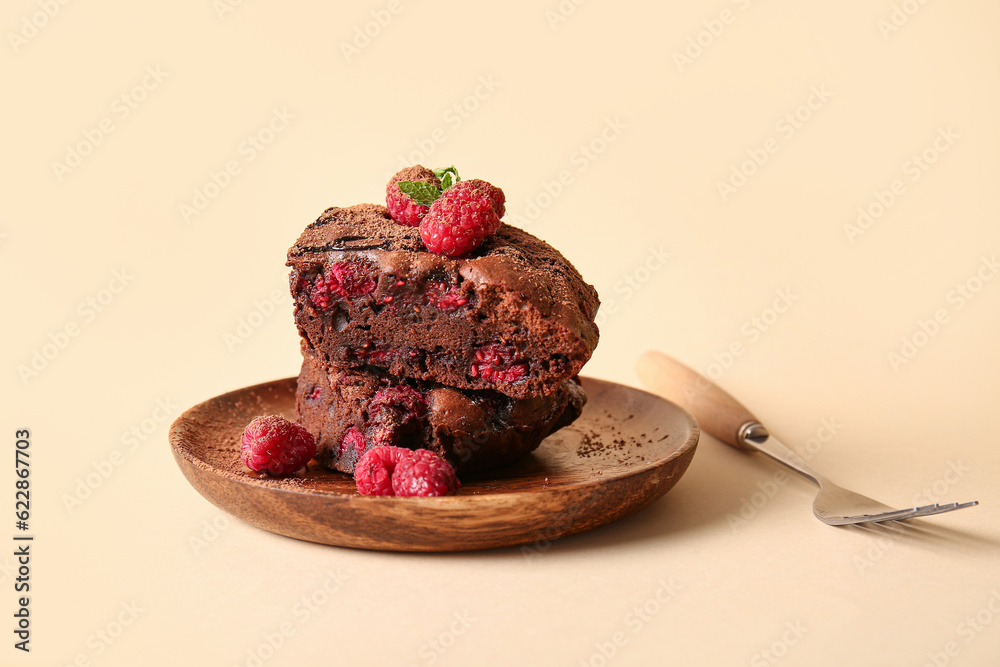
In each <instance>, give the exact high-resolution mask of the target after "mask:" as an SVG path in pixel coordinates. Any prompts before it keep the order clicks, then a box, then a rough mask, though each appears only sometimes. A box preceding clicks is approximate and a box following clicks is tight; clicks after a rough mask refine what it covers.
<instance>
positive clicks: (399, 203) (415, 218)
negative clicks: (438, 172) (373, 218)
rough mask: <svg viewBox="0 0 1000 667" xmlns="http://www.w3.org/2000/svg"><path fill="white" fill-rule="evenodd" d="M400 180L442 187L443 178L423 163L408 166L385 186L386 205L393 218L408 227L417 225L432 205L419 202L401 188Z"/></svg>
mask: <svg viewBox="0 0 1000 667" xmlns="http://www.w3.org/2000/svg"><path fill="white" fill-rule="evenodd" d="M400 181H413V182H415V183H427V184H429V185H434V186H437V187H438V188H440V186H441V180H440V179H439V178H438V177H437V176H435V175H434V172H433V171H431V170H430V169H428V168H427V167H423V166H421V165H419V164H418V165H415V166H412V167H407V168H406V169H403V170H402V171H400V172H397V173H396V175H395V176H393V177H392V178H391V179H389V183H388V184H387V185H386V186H385V207H386V208H387V209H389V215H391V216H392V219H393V220H395V221H396V222H398V223H399V224H401V225H406V226H407V227H416V226H417V225H419V224H420V221H421V219H423V217H424V216H425V215H427V211H428V210H429V209H430V206H424V205H421V204H418V203H417V202H416V201H414V200H413V198H411V197H410V196H409V195H408V194H406V193H405V192H403V191H402V190H400V189H399V182H400Z"/></svg>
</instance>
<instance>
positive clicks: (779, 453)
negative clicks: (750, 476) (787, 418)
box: [738, 421, 825, 485]
mask: <svg viewBox="0 0 1000 667" xmlns="http://www.w3.org/2000/svg"><path fill="white" fill-rule="evenodd" d="M738 437H739V441H740V444H741V445H743V446H744V447H746V448H747V449H755V450H757V451H758V452H760V453H761V454H766V455H767V456H769V457H771V458H772V459H774V460H775V461H777V462H778V463H781V464H782V465H785V466H788V467H789V468H791V469H792V470H794V471H795V472H797V473H799V474H800V475H805V476H806V477H808V478H809V479H811V480H812V481H814V482H816V483H817V484H820V485H822V483H823V482H824V481H825V478H824V477H823V476H822V475H820V474H819V473H818V472H816V471H815V470H813V469H812V468H810V467H809V464H808V463H806V462H805V459H803V458H802V457H801V456H799V455H798V454H796V453H795V452H793V451H792V450H791V449H789V448H788V447H786V446H785V445H784V444H783V443H781V442H780V441H779V440H778V439H777V438H775V437H774V436H773V435H771V433H770V432H769V431H768V430H767V428H765V427H764V425H763V424H761V423H760V422H756V421H751V422H747V423H746V424H743V426H741V427H740V430H739V436H738Z"/></svg>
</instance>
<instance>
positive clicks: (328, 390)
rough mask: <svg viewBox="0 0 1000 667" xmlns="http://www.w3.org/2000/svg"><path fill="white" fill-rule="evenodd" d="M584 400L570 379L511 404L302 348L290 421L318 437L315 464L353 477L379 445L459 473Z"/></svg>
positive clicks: (480, 465) (535, 441)
mask: <svg viewBox="0 0 1000 667" xmlns="http://www.w3.org/2000/svg"><path fill="white" fill-rule="evenodd" d="M586 400H587V397H586V394H585V393H584V391H583V387H581V386H580V383H579V382H578V381H577V380H576V379H575V378H572V379H569V380H565V381H563V382H562V383H561V384H560V385H559V387H558V388H557V389H556V391H554V392H552V393H551V394H549V395H548V396H539V397H535V398H528V399H515V398H511V397H509V396H505V395H504V394H500V393H498V392H495V391H490V390H485V391H470V390H460V389H454V388H452V387H445V386H442V385H439V384H435V383H428V382H421V381H418V380H411V379H403V378H398V377H394V376H391V375H388V374H386V373H384V372H380V371H379V370H378V369H376V368H374V367H371V366H368V367H363V368H342V367H330V366H327V365H326V364H325V363H323V362H322V361H321V360H319V359H318V358H317V357H315V356H314V355H312V354H311V353H309V351H308V350H306V349H305V346H303V362H302V370H301V372H300V374H299V379H298V388H297V392H296V397H295V409H296V418H297V420H298V422H299V423H300V424H301V425H302V426H304V427H305V428H306V430H308V431H309V432H310V433H312V434H313V436H315V438H316V446H317V454H316V459H317V460H318V461H319V462H320V463H322V464H323V465H325V466H327V467H329V468H332V469H335V470H340V471H343V472H347V473H353V472H354V467H355V464H357V462H358V459H359V458H360V457H361V455H362V454H364V452H366V451H368V450H369V449H371V448H372V447H375V446H378V445H388V446H396V447H408V448H411V449H419V448H423V449H430V450H432V451H434V452H436V453H437V454H439V455H440V456H442V457H444V458H445V459H447V460H448V461H449V462H450V463H451V464H452V465H453V466H454V467H455V470H456V471H457V472H459V473H466V472H476V471H481V470H487V469H490V468H496V467H499V466H502V465H505V464H507V463H510V462H511V461H513V460H515V459H517V458H520V457H521V456H524V455H525V454H527V453H528V452H530V451H532V450H534V449H535V448H536V447H538V445H539V444H540V443H541V442H542V440H543V439H544V438H545V437H546V436H548V435H549V434H550V433H553V432H554V431H556V430H557V429H559V428H562V427H563V426H566V425H567V424H570V423H572V422H573V420H575V419H576V418H577V417H579V416H580V412H581V410H582V409H583V405H584V403H585V402H586Z"/></svg>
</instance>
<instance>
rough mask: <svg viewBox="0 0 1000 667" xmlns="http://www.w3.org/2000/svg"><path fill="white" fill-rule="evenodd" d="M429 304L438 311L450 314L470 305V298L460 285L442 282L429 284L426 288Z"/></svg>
mask: <svg viewBox="0 0 1000 667" xmlns="http://www.w3.org/2000/svg"><path fill="white" fill-rule="evenodd" d="M425 294H426V295H427V301H428V303H430V304H432V305H434V306H436V307H437V308H438V310H442V311H444V312H446V313H450V312H453V311H456V310H458V309H459V308H461V307H462V306H464V305H465V304H467V303H469V297H468V296H466V294H465V292H464V291H463V290H462V288H461V287H460V286H458V285H448V284H447V283H444V282H440V281H431V282H428V283H427V284H426V286H425Z"/></svg>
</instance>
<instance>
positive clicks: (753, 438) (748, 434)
mask: <svg viewBox="0 0 1000 667" xmlns="http://www.w3.org/2000/svg"><path fill="white" fill-rule="evenodd" d="M637 370H638V372H639V377H641V378H642V381H643V382H644V383H645V384H646V386H648V387H649V388H650V389H652V390H653V391H654V392H656V393H657V394H659V395H661V396H663V397H664V398H667V399H668V400H671V401H673V402H675V403H677V404H678V405H680V406H681V407H683V408H685V409H687V410H688V411H690V412H691V413H692V414H694V416H695V418H696V419H697V420H698V422H699V423H700V424H701V426H702V427H703V428H704V430H705V431H706V432H707V433H710V434H711V435H713V436H715V437H716V438H718V439H719V440H721V441H723V442H724V443H726V444H727V445H731V446H733V447H735V448H737V449H743V450H755V451H758V452H761V453H762V454H766V455H767V456H769V457H771V458H772V459H774V460H775V461H777V462H778V463H782V464H784V465H786V466H788V467H789V468H791V469H792V470H794V471H795V472H797V473H799V474H800V475H803V476H805V477H807V478H809V479H811V480H812V481H813V482H815V483H816V484H817V485H819V493H817V494H816V499H815V500H814V501H813V514H815V515H816V518H817V519H819V520H820V521H822V522H823V523H826V524H829V525H831V526H843V525H848V524H856V523H881V522H883V521H902V520H904V519H914V518H916V517H921V516H930V515H931V514H941V513H943V512H951V511H954V510H958V509H963V508H965V507H972V506H974V505H978V504H979V502H978V501H975V500H974V501H972V502H968V503H948V504H946V505H941V504H933V505H924V506H922V507H910V508H908V509H893V508H892V507H889V506H888V505H883V504H882V503H880V502H878V501H876V500H872V499H871V498H868V497H867V496H863V495H861V494H859V493H855V492H853V491H849V490H847V489H845V488H843V487H840V486H838V485H836V484H834V483H833V482H831V481H830V480H829V479H827V478H826V477H823V476H822V475H820V474H819V473H818V472H816V471H815V470H813V469H812V468H811V467H810V466H809V465H808V464H807V463H806V462H805V460H804V459H803V458H802V457H801V456H799V455H798V454H796V453H795V452H794V451H792V450H791V449H789V448H788V447H786V446H785V445H783V444H782V443H781V442H780V441H779V440H778V439H777V438H775V437H774V436H773V435H771V434H770V433H769V432H768V430H767V429H766V428H765V427H764V425H763V424H761V423H760V421H759V420H758V419H757V418H756V417H754V416H753V414H752V413H751V412H750V411H749V410H747V409H746V408H745V407H743V405H741V404H740V403H739V402H738V401H737V400H736V399H735V398H733V397H732V396H730V395H729V394H728V393H726V392H725V391H723V390H722V389H720V388H719V387H718V386H717V385H715V384H714V383H713V382H712V381H711V380H709V379H708V378H706V377H704V376H703V375H701V374H699V373H697V372H696V371H694V370H692V369H690V368H688V367H687V366H685V365H684V364H682V363H680V362H679V361H677V360H676V359H673V358H671V357H668V356H667V355H665V354H662V353H660V352H655V351H651V352H647V353H646V354H644V355H643V356H642V357H640V359H639V363H638V366H637Z"/></svg>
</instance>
